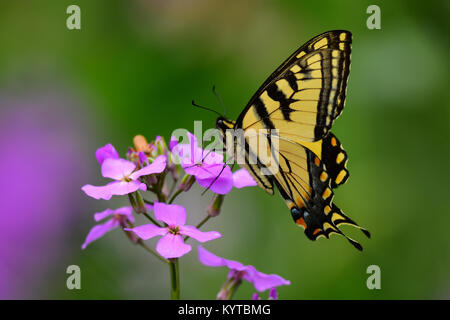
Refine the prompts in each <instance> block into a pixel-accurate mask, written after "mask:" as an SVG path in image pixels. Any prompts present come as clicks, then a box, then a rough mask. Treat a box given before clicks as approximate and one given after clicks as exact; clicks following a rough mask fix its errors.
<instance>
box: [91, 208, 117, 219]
mask: <svg viewBox="0 0 450 320" xmlns="http://www.w3.org/2000/svg"><path fill="white" fill-rule="evenodd" d="M114 211H115V210H112V209H106V210H104V211H101V212H96V213H94V220H95V221H97V222H98V221H100V220H103V219H105V218H106V217H109V216H110V215H112V214H114Z"/></svg>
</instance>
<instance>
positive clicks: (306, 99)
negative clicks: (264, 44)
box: [236, 30, 352, 141]
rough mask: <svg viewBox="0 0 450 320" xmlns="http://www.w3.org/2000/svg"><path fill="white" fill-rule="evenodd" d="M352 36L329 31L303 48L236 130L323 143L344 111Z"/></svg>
mask: <svg viewBox="0 0 450 320" xmlns="http://www.w3.org/2000/svg"><path fill="white" fill-rule="evenodd" d="M351 38H352V36H351V33H350V32H348V31H344V30H335V31H329V32H325V33H323V34H321V35H319V36H317V37H315V38H313V39H311V40H310V41H308V42H307V43H306V44H304V45H303V46H302V47H300V48H299V49H298V50H297V51H295V52H294V53H293V54H292V55H291V56H290V57H289V58H288V59H287V60H286V61H285V62H284V63H283V64H282V65H281V66H280V67H279V68H278V69H277V70H275V72H274V73H272V75H271V76H270V77H269V78H268V79H267V80H266V81H265V82H264V84H263V85H262V86H261V87H260V88H259V89H258V91H257V92H256V93H255V95H254V96H253V97H252V98H251V99H250V102H249V103H248V104H247V106H246V107H245V109H244V111H243V112H242V113H241V114H240V116H239V117H238V120H237V121H236V127H237V128H242V129H244V130H247V129H250V128H251V129H255V130H259V129H279V130H280V136H283V137H286V138H289V139H291V140H295V141H317V140H320V139H322V138H323V137H324V136H325V135H326V134H327V133H328V131H329V130H330V128H331V126H332V124H333V121H334V120H335V119H336V118H337V117H338V116H339V114H340V113H341V112H342V109H343V107H344V101H345V94H346V86H347V79H348V74H349V68H350V54H351V46H350V45H351Z"/></svg>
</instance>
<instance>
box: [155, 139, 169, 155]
mask: <svg viewBox="0 0 450 320" xmlns="http://www.w3.org/2000/svg"><path fill="white" fill-rule="evenodd" d="M155 145H156V152H157V154H158V155H161V154H166V153H167V145H166V141H165V140H164V138H163V137H161V136H157V137H156V139H155Z"/></svg>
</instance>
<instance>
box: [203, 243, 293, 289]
mask: <svg viewBox="0 0 450 320" xmlns="http://www.w3.org/2000/svg"><path fill="white" fill-rule="evenodd" d="M198 259H199V261H200V262H201V263H202V264H204V265H205V266H209V267H228V268H229V269H230V273H229V274H228V278H231V277H232V276H234V275H236V274H237V273H239V275H240V276H242V278H243V279H244V280H247V281H248V282H250V283H252V284H253V286H254V287H255V289H256V290H257V291H260V292H262V291H266V290H267V289H271V288H274V287H278V286H281V285H290V284H291V283H290V281H288V280H285V279H283V278H282V277H280V276H279V275H276V274H265V273H262V272H259V271H258V270H256V269H255V267H253V266H244V265H243V264H242V263H240V262H237V261H233V260H227V259H225V258H221V257H218V256H216V255H214V254H212V253H211V252H209V251H208V250H206V249H205V248H203V247H202V246H199V247H198Z"/></svg>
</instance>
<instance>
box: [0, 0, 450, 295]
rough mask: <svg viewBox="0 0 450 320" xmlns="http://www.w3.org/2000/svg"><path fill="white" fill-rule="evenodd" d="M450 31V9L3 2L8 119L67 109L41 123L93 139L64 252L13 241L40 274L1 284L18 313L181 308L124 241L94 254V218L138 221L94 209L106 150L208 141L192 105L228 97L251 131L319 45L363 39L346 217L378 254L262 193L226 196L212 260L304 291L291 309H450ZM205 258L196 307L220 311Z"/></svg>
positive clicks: (347, 118)
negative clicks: (77, 17) (276, 89)
mask: <svg viewBox="0 0 450 320" xmlns="http://www.w3.org/2000/svg"><path fill="white" fill-rule="evenodd" d="M70 4H77V5H79V6H80V8H81V26H82V29H81V30H68V29H67V28H66V19H67V17H68V14H66V8H67V7H68V6H69V5H70ZM371 4H377V5H379V6H380V8H381V30H369V29H368V28H367V27H366V19H367V18H368V16H369V15H368V14H366V8H367V7H368V6H369V5H371ZM449 14H450V6H449V2H448V1H426V2H424V1H378V2H376V3H375V2H372V1H357V0H355V1H348V0H347V1H325V0H323V1H299V0H284V1H256V0H253V1H213V0H189V1H187V0H186V1H181V0H166V1H162V0H155V1H150V0H149V1H145V0H133V1H112V0H102V1H100V0H97V1H92V0H91V1H87V0H86V1H66V0H60V1H2V3H1V4H0V44H1V50H0V94H1V95H2V103H1V108H2V111H5V110H8V112H11V110H12V111H13V112H18V113H23V114H24V115H25V116H27V114H28V112H29V111H30V108H28V109H22V108H21V105H20V103H19V104H17V103H16V104H14V107H12V105H11V103H10V101H11V100H13V101H23V100H26V101H28V102H30V103H31V104H32V103H33V102H35V101H37V100H39V99H37V98H36V97H41V98H40V100H39V101H40V102H39V106H42V105H43V104H44V105H45V102H46V101H49V100H51V101H53V104H52V105H54V107H53V109H50V110H49V109H46V108H47V107H44V108H43V110H45V112H44V111H43V112H42V113H39V112H38V114H39V115H38V116H36V114H33V115H30V117H42V118H44V119H46V118H47V117H49V116H52V117H53V118H52V119H53V120H52V123H54V122H58V121H61V123H69V125H70V126H72V127H75V130H73V134H70V135H67V136H65V138H64V139H63V140H62V141H59V143H60V145H55V146H54V148H53V149H52V150H51V151H49V152H50V153H47V155H48V154H50V155H52V152H54V153H55V155H56V154H58V152H61V151H60V150H62V149H61V148H62V146H66V147H69V151H65V152H68V154H70V157H71V158H72V157H76V159H79V160H77V161H76V165H74V166H73V167H72V166H71V168H69V169H68V171H71V174H72V176H73V175H74V174H75V175H76V176H77V177H78V178H80V177H82V179H75V178H69V177H67V179H63V182H60V183H66V184H67V185H69V188H70V195H71V197H69V200H67V201H65V202H64V203H63V205H61V206H60V207H59V208H58V210H56V209H54V208H53V209H51V212H50V214H51V219H62V218H63V217H64V216H65V215H69V214H70V219H69V220H68V221H69V222H67V223H65V224H64V225H62V226H59V228H60V230H59V231H60V232H59V233H58V235H57V236H56V235H55V234H54V231H53V230H54V229H53V228H49V229H48V230H46V229H45V226H44V227H43V229H42V230H43V231H42V232H43V234H44V235H43V236H44V237H47V236H48V235H49V234H51V235H52V238H51V239H50V240H49V245H48V246H41V247H39V248H34V247H33V244H28V245H27V246H22V245H18V244H17V243H16V242H12V243H11V242H9V247H10V248H13V249H14V250H16V251H17V252H23V255H28V254H34V255H35V256H36V259H34V260H32V261H31V262H29V263H28V265H27V268H24V269H23V270H22V271H21V273H16V274H15V276H13V277H8V279H6V277H4V278H3V279H0V281H3V282H5V281H10V282H11V283H12V284H11V286H12V287H13V288H14V292H15V293H14V294H13V293H12V292H11V291H7V292H4V293H3V296H2V297H3V298H11V297H12V298H42V299H54V298H58V299H167V298H169V271H168V268H167V267H166V266H164V265H162V264H161V263H160V262H159V261H158V260H157V259H155V258H154V257H152V256H150V255H148V254H146V252H144V251H143V250H142V249H141V248H139V247H137V246H133V245H132V244H130V243H129V242H128V241H127V240H126V238H125V237H124V236H123V235H122V234H121V233H120V231H118V230H116V231H113V232H111V233H110V234H108V235H107V236H106V237H105V238H103V239H101V240H99V241H98V242H95V243H93V244H92V245H91V246H89V247H88V248H87V249H86V250H85V251H81V249H80V246H81V243H82V242H83V241H84V238H85V236H86V234H87V232H88V231H89V229H90V228H91V227H92V226H93V225H94V221H93V218H92V217H93V213H94V212H97V211H101V210H103V209H105V208H107V207H110V208H114V207H115V206H119V205H124V204H126V201H125V199H117V200H113V201H112V203H111V202H105V201H96V200H93V199H88V198H87V197H86V196H84V195H83V194H82V192H81V190H80V188H81V186H82V185H83V184H85V183H92V184H96V183H97V184H100V183H101V182H102V181H104V180H103V179H101V177H100V171H99V167H98V163H97V162H96V160H95V156H94V153H95V150H96V149H97V148H98V147H100V146H103V145H104V144H106V143H112V144H114V145H115V146H116V148H117V149H118V150H119V152H120V153H121V155H122V156H124V155H125V152H126V150H127V147H128V146H130V145H131V139H132V138H133V136H134V135H136V134H144V135H145V136H147V137H148V138H149V139H152V138H153V137H155V136H156V135H162V136H164V137H165V138H166V139H168V138H169V137H170V133H171V132H172V131H173V130H174V129H176V128H186V129H188V130H193V122H194V120H202V121H203V128H204V130H206V129H208V128H209V127H212V126H214V121H215V116H214V115H213V114H212V113H208V112H206V111H202V110H199V109H195V108H193V107H192V106H191V100H192V99H195V100H196V102H198V103H200V104H203V105H207V106H212V107H214V108H217V109H218V110H220V106H219V104H218V102H217V100H216V98H215V97H214V95H213V94H212V93H211V87H212V85H216V87H217V91H218V92H219V94H220V95H221V96H222V98H223V100H224V101H225V104H226V106H227V115H229V116H230V117H232V118H236V117H237V116H238V114H239V113H240V111H241V110H242V109H243V107H244V106H245V105H246V103H247V101H248V100H249V98H250V97H251V96H252V94H253V93H254V92H255V91H256V90H257V88H258V87H259V85H260V84H262V82H263V81H264V80H265V78H266V77H267V76H268V75H269V74H270V73H271V72H272V71H273V70H274V69H275V68H276V67H277V66H278V65H279V64H281V62H282V61H283V60H284V59H285V58H287V57H288V56H289V55H290V54H291V53H292V52H293V51H294V50H295V49H297V48H298V47H299V46H300V45H301V44H303V43H304V42H306V41H307V40H309V39H310V38H312V37H313V36H315V35H317V34H319V33H322V32H324V31H327V30H332V29H347V30H350V31H351V32H352V33H353V51H352V66H351V73H350V79H349V84H348V96H347V100H346V107H345V111H344V113H343V115H342V116H341V117H340V118H339V120H338V121H336V122H335V124H334V129H333V132H334V133H335V134H336V135H337V136H338V137H339V139H340V140H341V142H342V143H343V145H344V147H345V148H346V150H347V152H348V154H349V164H348V168H349V170H350V176H351V177H350V179H349V181H348V182H347V183H346V185H345V186H343V187H341V188H339V189H338V190H337V191H336V196H335V201H336V203H337V204H338V205H339V206H340V207H341V208H342V209H343V210H344V212H346V213H347V214H348V215H349V216H350V217H352V218H354V219H355V220H356V221H357V222H358V223H359V224H360V225H361V226H364V227H367V228H368V229H369V230H370V231H371V233H372V239H370V240H368V239H364V237H363V236H362V234H360V233H359V232H358V231H354V230H352V228H345V227H344V228H345V230H346V231H347V232H348V234H349V235H350V236H352V237H354V238H356V239H358V240H360V241H361V243H362V244H363V246H364V251H363V252H362V253H360V252H357V251H356V250H355V249H354V248H353V247H351V246H350V245H349V244H348V243H346V241H345V240H344V239H343V238H341V237H332V238H331V239H330V240H324V239H321V240H319V241H316V242H312V241H309V240H308V239H307V238H306V236H305V235H304V234H303V231H302V229H300V228H298V227H297V226H296V225H295V224H294V223H293V222H292V219H291V217H290V213H289V211H288V209H287V208H286V206H285V204H284V202H283V201H282V199H281V198H280V197H279V195H275V196H273V197H271V196H269V195H267V194H266V193H265V192H264V191H263V190H261V189H259V188H247V189H242V190H233V191H232V192H231V193H230V194H229V195H228V196H227V197H226V201H225V204H224V208H223V210H222V213H221V214H220V215H219V216H218V217H217V218H214V219H213V220H212V221H211V222H210V223H208V225H207V226H206V228H205V230H218V231H220V232H221V233H222V234H223V238H221V239H218V240H215V241H213V242H210V243H208V244H206V245H205V247H206V248H207V249H209V250H211V251H212V252H214V253H215V254H217V255H219V256H223V257H226V258H229V259H234V260H238V261H241V262H242V263H244V264H251V265H254V266H255V267H256V268H257V269H258V270H260V271H262V272H265V273H276V274H279V275H281V276H283V277H284V278H286V279H288V280H290V281H291V285H290V286H284V287H281V288H280V289H279V297H280V298H281V299H355V298H356V299H431V298H435V299H448V298H450V274H449V270H450V250H449V244H450V239H449V235H448V230H447V228H448V226H449V225H450V212H449V196H448V191H450V190H449V187H448V181H449V179H450V174H449V173H450V171H449V169H448V164H449V160H450V159H449V158H450V157H449V143H448V138H449V137H450V135H449V133H450V132H449V125H450V112H449V110H450V109H449V107H450V106H449V98H450V94H449V92H450V91H449V89H448V87H449V85H450V82H449V73H448V72H449V63H448V49H449V37H448V31H449V25H448V15H449ZM4 97H8V99H4ZM42 97H43V98H42ZM55 101H56V102H55ZM39 106H35V107H31V109H33V108H34V109H33V110H34V111H36V110H38V111H39V110H40V109H39ZM1 114H4V113H0V115H1ZM55 115H56V116H55ZM58 119H59V120H58ZM64 126H65V125H64ZM50 127H52V125H50ZM25 129H26V128H25ZM25 129H24V130H25ZM58 130H60V131H55V134H58V135H60V134H61V132H65V129H64V128H62V129H61V128H59V129H58ZM29 139H30V140H29V143H30V144H32V143H33V139H34V138H33V136H31V135H30V137H29ZM16 147H17V149H16V150H15V151H14V152H17V153H18V155H19V154H21V153H23V152H25V153H26V151H27V146H26V145H25V146H23V145H20V146H16ZM66 149H67V148H66ZM3 152H12V151H11V150H2V153H3ZM28 156H30V155H28ZM30 161H31V163H33V160H32V158H30ZM2 170H7V168H2ZM36 170H39V168H36ZM58 174H59V175H62V176H63V177H65V176H66V174H67V172H59V173H58ZM24 185H25V186H26V182H24ZM58 188H61V186H60V184H53V185H52V186H51V187H50V188H48V189H46V191H47V192H48V193H49V194H53V192H54V189H55V190H56V189H58ZM25 189H26V188H25ZM201 191H202V190H201V189H200V188H196V189H194V190H193V191H191V192H189V193H187V194H186V195H183V196H182V197H180V198H179V201H178V203H182V204H184V205H185V206H186V207H187V210H188V222H189V224H196V223H197V222H198V221H200V220H201V219H202V218H203V216H204V214H205V213H204V209H205V208H206V206H207V205H208V203H209V201H210V199H211V194H206V195H205V196H203V197H202V196H201V195H200V193H201ZM25 193H26V190H25ZM22 199H23V201H27V200H26V197H23V198H22ZM11 214H18V213H14V212H8V213H7V212H4V211H2V212H1V213H0V215H1V216H2V220H5V221H7V219H6V217H7V215H11ZM140 221H142V222H143V220H140ZM21 223H27V220H26V219H24V220H23V221H22V222H21ZM25 236H26V235H25ZM5 241H6V240H5ZM55 243H57V247H56V248H55V246H54V245H55ZM149 243H150V244H151V245H153V243H154V242H152V241H149ZM193 247H194V250H193V252H192V253H190V254H189V255H187V256H185V257H184V258H182V259H181V265H180V267H181V281H182V283H181V286H182V287H181V290H182V291H181V296H182V298H185V299H214V298H215V296H216V294H217V292H218V290H219V288H220V286H221V285H222V283H223V282H224V280H225V277H226V274H227V271H226V270H225V269H223V268H222V269H220V268H217V269H216V268H208V267H205V266H203V265H201V264H200V263H199V262H198V260H197V253H196V249H195V247H196V245H194V246H193ZM39 250H42V255H41V254H40V252H39ZM44 251H45V252H46V253H45V255H44ZM42 256H45V257H46V258H45V259H43V258H42ZM44 260H45V261H44ZM71 264H76V265H79V266H80V267H81V271H82V289H81V290H73V291H70V290H68V289H66V277H67V274H66V273H65V272H66V268H67V266H68V265H71ZM372 264H375V265H379V266H380V268H381V290H368V289H367V287H366V279H367V277H368V276H369V275H368V274H367V273H366V268H367V267H368V266H369V265H372ZM14 281H16V282H14ZM253 292H254V289H253V287H252V286H251V285H250V284H248V283H244V284H243V285H242V286H241V288H240V289H239V290H238V292H237V294H236V298H239V299H249V298H250V297H251V295H252V293H253ZM262 296H263V297H264V298H265V295H262Z"/></svg>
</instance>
